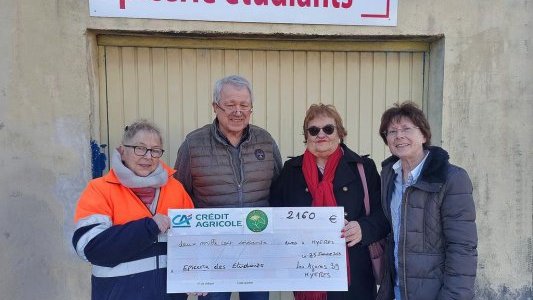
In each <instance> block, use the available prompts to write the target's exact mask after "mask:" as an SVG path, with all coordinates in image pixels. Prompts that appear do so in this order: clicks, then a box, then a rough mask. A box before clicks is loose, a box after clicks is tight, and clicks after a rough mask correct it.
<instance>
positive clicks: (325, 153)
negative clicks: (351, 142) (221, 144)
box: [270, 104, 390, 300]
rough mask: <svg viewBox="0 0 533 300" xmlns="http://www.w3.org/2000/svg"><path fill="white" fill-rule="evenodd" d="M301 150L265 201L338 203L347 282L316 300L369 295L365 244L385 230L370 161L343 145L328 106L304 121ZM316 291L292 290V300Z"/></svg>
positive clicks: (372, 290)
mask: <svg viewBox="0 0 533 300" xmlns="http://www.w3.org/2000/svg"><path fill="white" fill-rule="evenodd" d="M303 129H304V136H305V143H306V147H307V150H306V151H305V153H304V154H303V155H300V156H298V157H295V158H292V159H290V160H288V161H287V162H286V163H285V165H284V166H283V169H282V171H281V175H280V176H279V177H278V179H277V180H276V181H275V182H274V183H273V184H272V187H271V192H270V204H271V205H272V206H278V207H299V206H342V207H344V211H345V226H344V228H343V230H342V233H341V234H342V236H343V237H345V239H346V243H347V246H348V252H347V253H348V254H347V255H348V258H349V263H350V268H349V269H350V285H349V288H348V291H347V292H327V293H320V295H321V296H320V297H318V298H319V299H325V298H326V295H327V299H328V300H333V299H339V300H340V299H343V300H344V299H346V300H348V299H349V300H367V299H368V300H370V299H375V296H376V283H375V280H374V276H373V271H372V264H371V261H370V256H369V251H368V245H369V244H370V243H372V242H375V241H377V240H379V239H381V238H383V237H384V236H386V234H387V233H388V232H389V230H390V228H389V225H388V223H387V221H386V218H385V216H384V214H383V211H382V209H381V205H380V178H379V175H378V172H377V170H376V166H375V164H374V162H373V161H372V160H371V159H369V158H367V157H361V156H359V155H358V154H357V153H355V152H353V151H352V150H350V149H349V148H348V147H346V145H344V144H343V138H344V137H345V136H346V130H345V129H344V127H343V125H342V120H341V118H340V115H339V114H338V112H337V111H336V110H335V107H334V106H332V105H324V104H314V105H311V107H310V108H309V109H308V110H307V113H306V117H305V119H304V125H303ZM358 163H360V164H362V165H363V168H364V172H365V176H366V179H367V186H368V192H369V198H370V215H369V216H366V214H365V207H364V202H363V198H364V189H363V184H362V181H361V177H360V175H359V172H358V168H357V164H358ZM316 295H317V293H315V294H314V295H311V293H308V292H296V293H295V297H296V299H297V300H307V299H310V298H313V299H317V297H316Z"/></svg>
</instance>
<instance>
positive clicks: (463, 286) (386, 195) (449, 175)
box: [377, 147, 477, 300]
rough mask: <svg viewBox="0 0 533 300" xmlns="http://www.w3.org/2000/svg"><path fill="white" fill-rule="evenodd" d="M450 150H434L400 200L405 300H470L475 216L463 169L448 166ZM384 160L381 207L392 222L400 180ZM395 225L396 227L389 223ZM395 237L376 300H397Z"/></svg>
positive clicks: (389, 246)
mask: <svg viewBox="0 0 533 300" xmlns="http://www.w3.org/2000/svg"><path fill="white" fill-rule="evenodd" d="M448 159H449V156H448V153H447V152H446V151H444V150H443V149H442V148H439V147H430V148H429V155H428V157H427V159H426V162H425V164H424V166H423V168H422V172H421V174H420V177H419V178H418V180H417V182H416V183H415V184H414V185H412V186H410V187H408V188H407V190H406V191H405V194H404V196H403V200H402V204H401V205H402V206H401V212H402V220H401V222H400V240H399V244H400V245H399V247H398V260H399V261H398V273H399V280H400V290H401V299H402V300H432V299H447V300H448V299H472V298H473V297H474V281H475V277H476V268H477V230H476V223H475V219H476V212H475V207H474V201H473V199H472V183H471V181H470V178H469V177H468V174H467V173H466V171H465V170H463V169H461V168H459V167H457V166H454V165H452V164H450V163H449V162H448ZM396 161H398V157H394V156H393V157H390V158H388V159H387V160H385V161H384V162H383V164H382V165H383V169H382V171H381V180H382V186H381V189H382V193H381V194H382V205H383V210H384V212H385V215H386V217H387V219H388V220H389V222H390V221H391V210H390V203H391V197H392V192H393V189H394V178H395V176H396V174H395V172H394V170H393V169H392V165H393V164H394V163H395V162H396ZM391 224H392V223H391ZM393 251H394V238H393V234H392V233H391V234H390V235H389V236H388V243H387V260H388V261H387V271H386V274H385V276H386V277H385V279H384V282H383V283H382V285H381V288H380V291H379V293H378V298H377V299H393V298H394V289H393V288H394V284H393V283H394V281H393V280H394V277H395V272H396V270H395V268H394V263H393V262H394V253H393Z"/></svg>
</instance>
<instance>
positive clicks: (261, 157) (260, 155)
mask: <svg viewBox="0 0 533 300" xmlns="http://www.w3.org/2000/svg"><path fill="white" fill-rule="evenodd" d="M254 154H255V157H256V158H257V159H258V160H265V151H263V150H262V149H255V152H254Z"/></svg>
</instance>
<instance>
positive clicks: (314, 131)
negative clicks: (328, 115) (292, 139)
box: [307, 124, 335, 136]
mask: <svg viewBox="0 0 533 300" xmlns="http://www.w3.org/2000/svg"><path fill="white" fill-rule="evenodd" d="M320 130H322V131H324V133H325V134H327V135H331V134H333V132H335V125H331V124H328V125H326V126H324V127H322V128H320V127H316V126H311V127H309V128H307V132H309V135H310V136H317V135H318V134H319V133H320Z"/></svg>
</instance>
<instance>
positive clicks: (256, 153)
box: [187, 124, 275, 208]
mask: <svg viewBox="0 0 533 300" xmlns="http://www.w3.org/2000/svg"><path fill="white" fill-rule="evenodd" d="M187 139H188V143H189V151H190V159H191V161H190V164H191V175H192V187H193V193H194V198H195V199H194V200H195V203H196V205H197V207H199V208H202V207H249V206H269V204H268V197H269V191H270V184H271V181H272V177H273V176H274V165H275V160H274V154H273V149H274V140H273V139H272V137H271V136H270V134H269V133H268V132H267V131H265V130H263V129H261V128H259V127H257V126H254V125H250V130H249V136H248V138H247V139H246V140H245V141H243V142H242V143H241V145H240V146H239V147H240V160H241V164H240V165H241V168H240V170H239V171H240V173H241V176H236V174H234V168H233V167H232V166H233V164H234V162H233V161H232V156H231V154H230V149H229V147H233V146H231V145H229V144H228V143H227V142H226V141H224V140H223V139H221V138H220V137H219V136H218V135H217V134H216V128H215V125H214V124H210V125H206V126H204V127H202V128H200V129H199V130H197V131H195V132H194V133H192V134H191V135H189V136H188V137H187ZM239 177H240V178H242V179H241V181H240V182H238V178H239Z"/></svg>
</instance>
